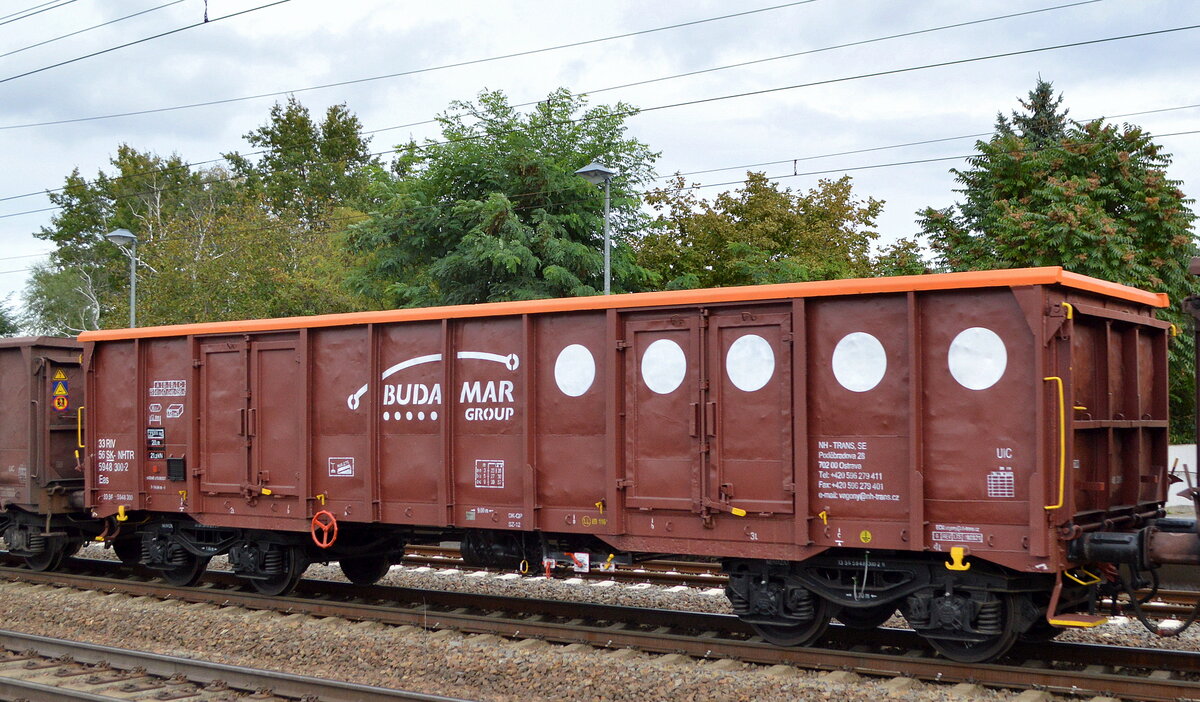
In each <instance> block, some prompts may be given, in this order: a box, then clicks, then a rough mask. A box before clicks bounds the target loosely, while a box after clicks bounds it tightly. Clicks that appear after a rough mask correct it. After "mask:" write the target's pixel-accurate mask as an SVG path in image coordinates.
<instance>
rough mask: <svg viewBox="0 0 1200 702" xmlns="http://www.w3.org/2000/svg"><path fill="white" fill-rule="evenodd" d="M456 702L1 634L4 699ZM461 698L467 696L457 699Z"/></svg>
mask: <svg viewBox="0 0 1200 702" xmlns="http://www.w3.org/2000/svg"><path fill="white" fill-rule="evenodd" d="M246 697H252V698H253V699H255V700H258V701H260V702H295V701H296V700H301V701H305V702H313V701H315V700H320V701H321V702H359V701H361V702H397V701H398V700H412V701H415V702H456V701H455V700H453V699H451V698H448V697H439V696H436V695H423V694H418V693H411V692H403V691H399V690H387V689H384V688H379V687H371V686H368V685H357V684H354V683H346V682H339V681H336V680H324V679H321V678H313V677H307V676H302V675H291V674H288V673H280V672H275V671H270V670H256V669H253V668H240V667H234V666H229V665H222V664H219V663H208V662H204V661H197V660H193V659H189V658H179V657H175V656H165V655H160V654H155V653H146V652H144V651H132V650H126V649H119V648H113V647H111V646H96V645H93V644H88V643H81V642H77V641H66V640H64V639H53V638H49V637H45V636H34V635H31V634H21V633H17V632H12V631H0V699H4V700H29V701H31V702H32V701H36V702H59V701H63V702H65V701H67V700H71V701H73V702H74V701H79V702H107V701H111V700H187V701H189V702H223V701H227V700H234V699H243V698H246ZM457 702H461V701H457Z"/></svg>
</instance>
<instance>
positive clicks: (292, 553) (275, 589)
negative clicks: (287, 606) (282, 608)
mask: <svg viewBox="0 0 1200 702" xmlns="http://www.w3.org/2000/svg"><path fill="white" fill-rule="evenodd" d="M280 551H281V552H282V553H283V570H282V572H280V573H275V574H273V575H270V576H268V577H266V578H254V579H252V580H251V581H250V584H251V585H253V586H254V589H255V590H258V591H259V592H261V593H262V594H264V595H269V596H271V597H277V596H279V595H284V594H287V593H289V592H291V591H292V590H293V589H294V588H295V587H296V583H298V582H300V576H301V575H304V571H305V569H307V568H308V558H306V557H305V555H304V548H303V547H302V546H283V547H281V548H280Z"/></svg>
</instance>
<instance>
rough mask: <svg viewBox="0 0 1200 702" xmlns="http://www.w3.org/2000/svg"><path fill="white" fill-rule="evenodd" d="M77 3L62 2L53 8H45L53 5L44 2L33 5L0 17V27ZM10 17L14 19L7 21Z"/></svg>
mask: <svg viewBox="0 0 1200 702" xmlns="http://www.w3.org/2000/svg"><path fill="white" fill-rule="evenodd" d="M55 1H57V0H55ZM78 1H79V0H63V2H60V3H58V4H57V5H54V7H46V5H53V4H54V3H53V2H44V3H42V4H41V5H34V6H33V7H29V8H26V9H24V10H21V11H20V12H14V13H13V14H11V15H5V16H4V17H0V20H3V21H0V25H5V24H12V23H13V22H20V21H21V20H23V19H28V18H30V17H33V16H34V15H40V14H42V13H43V12H49V11H50V10H57V9H58V8H60V7H66V6H67V5H70V4H71V3H73V2H78ZM39 7H40V8H43V9H40V10H39V9H38V8H39ZM30 10H36V12H29V11H30ZM21 13H28V14H21ZM16 15H21V16H20V17H16ZM10 17H13V18H14V19H9V18H10Z"/></svg>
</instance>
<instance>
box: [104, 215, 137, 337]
mask: <svg viewBox="0 0 1200 702" xmlns="http://www.w3.org/2000/svg"><path fill="white" fill-rule="evenodd" d="M104 236H105V238H106V239H108V240H109V241H111V242H112V243H114V244H116V245H117V246H119V247H120V248H121V251H122V252H123V253H124V254H125V255H126V256H128V257H129V328H130V329H132V328H134V327H136V326H137V237H136V236H134V235H133V232H131V231H129V230H128V229H114V230H112V231H111V232H109V233H108V234H105V235H104ZM126 246H128V247H129V250H128V251H126V249H125V247H126Z"/></svg>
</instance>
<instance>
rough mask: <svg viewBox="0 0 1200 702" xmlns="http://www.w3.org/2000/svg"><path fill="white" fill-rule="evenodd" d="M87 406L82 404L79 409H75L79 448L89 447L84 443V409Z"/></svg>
mask: <svg viewBox="0 0 1200 702" xmlns="http://www.w3.org/2000/svg"><path fill="white" fill-rule="evenodd" d="M85 409H87V407H85V406H83V405H80V406H79V409H77V410H75V443H76V445H77V448H87V447H86V446H84V445H83V411H84V410H85Z"/></svg>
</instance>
